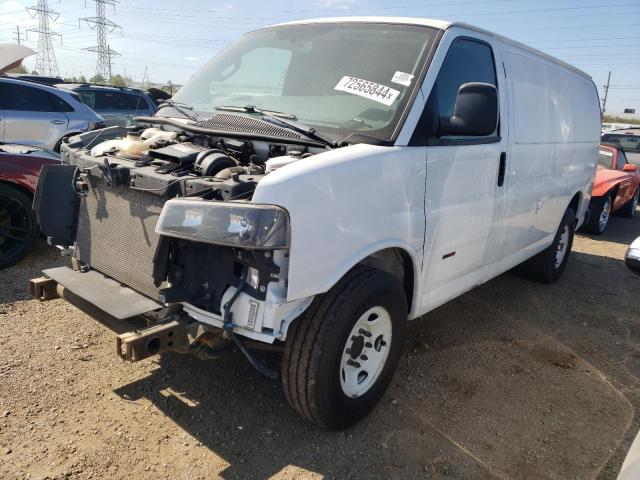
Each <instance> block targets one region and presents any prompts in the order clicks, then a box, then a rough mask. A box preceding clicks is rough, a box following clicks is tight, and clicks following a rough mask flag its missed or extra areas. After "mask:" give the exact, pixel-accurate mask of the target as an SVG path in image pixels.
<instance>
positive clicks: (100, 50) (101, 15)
mask: <svg viewBox="0 0 640 480" xmlns="http://www.w3.org/2000/svg"><path fill="white" fill-rule="evenodd" d="M93 1H94V2H96V16H95V17H86V18H81V19H80V20H79V21H83V22H85V23H87V25H89V27H91V29H92V30H93V29H95V31H96V37H97V39H98V44H97V45H96V46H95V47H88V48H85V49H84V50H87V51H89V52H95V53H97V54H98V63H97V64H96V75H100V76H101V77H102V78H104V79H105V81H109V80H110V79H111V57H114V56H116V55H120V54H119V53H118V52H116V51H115V50H111V47H109V44H108V43H107V33H111V32H113V31H114V30H115V29H116V28H119V29H120V32H121V33H122V27H120V25H118V24H117V23H114V22H112V21H111V20H109V19H108V18H107V16H106V14H105V5H113V11H114V12H115V10H116V3H118V0H93Z"/></svg>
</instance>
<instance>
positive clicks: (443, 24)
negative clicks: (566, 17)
mask: <svg viewBox="0 0 640 480" xmlns="http://www.w3.org/2000/svg"><path fill="white" fill-rule="evenodd" d="M347 22H349V23H351V22H353V23H394V24H401V25H420V26H424V27H431V28H436V29H438V30H447V29H449V28H452V27H460V28H466V29H468V30H473V31H475V32H479V33H483V34H485V35H489V36H491V37H494V38H495V39H497V40H500V41H502V42H505V43H509V44H511V45H514V46H516V47H519V48H522V49H524V50H528V51H529V52H532V53H535V54H536V55H539V56H541V57H544V58H545V59H547V60H549V61H551V62H554V63H556V64H558V65H560V66H562V67H565V68H568V69H570V70H572V71H574V72H576V73H578V74H580V75H582V76H584V77H586V78H588V79H591V76H590V75H589V74H587V73H585V72H584V71H582V70H580V69H579V68H577V67H574V66H573V65H571V64H569V63H566V62H563V61H562V60H559V59H557V58H556V57H554V56H551V55H549V54H548V53H544V52H541V51H540V50H537V49H535V48H532V47H529V46H528V45H525V44H523V43H520V42H517V41H515V40H511V39H510V38H507V37H503V36H502V35H498V34H497V33H494V32H491V31H489V30H484V29H482V28H479V27H476V26H474V25H469V24H468V23H464V22H449V21H446V20H435V19H431V18H417V17H376V16H373V17H369V16H362V17H357V16H353V17H326V18H312V19H308V20H294V21H291V22H284V23H278V24H276V25H272V26H273V27H280V26H283V25H303V24H307V23H347ZM267 28H269V27H267Z"/></svg>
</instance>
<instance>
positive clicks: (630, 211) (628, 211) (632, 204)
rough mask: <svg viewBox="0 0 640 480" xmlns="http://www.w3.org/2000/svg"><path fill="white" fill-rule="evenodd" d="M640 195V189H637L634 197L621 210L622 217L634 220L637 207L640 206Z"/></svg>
mask: <svg viewBox="0 0 640 480" xmlns="http://www.w3.org/2000/svg"><path fill="white" fill-rule="evenodd" d="M639 195H640V187H638V188H636V191H635V192H633V196H632V197H631V198H630V199H629V201H628V202H627V203H625V204H624V205H623V206H622V208H621V209H620V215H622V216H623V217H626V218H633V217H634V215H635V214H636V207H637V206H638V196H639Z"/></svg>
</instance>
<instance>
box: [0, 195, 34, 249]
mask: <svg viewBox="0 0 640 480" xmlns="http://www.w3.org/2000/svg"><path fill="white" fill-rule="evenodd" d="M31 227H32V225H31V212H29V211H28V209H27V208H25V207H24V205H22V204H21V203H20V202H19V201H18V200H16V199H15V198H14V197H13V196H11V195H7V194H0V257H10V256H12V255H15V254H16V253H18V252H19V251H20V250H21V249H22V248H23V247H24V245H25V244H26V243H28V242H29V237H30V234H31Z"/></svg>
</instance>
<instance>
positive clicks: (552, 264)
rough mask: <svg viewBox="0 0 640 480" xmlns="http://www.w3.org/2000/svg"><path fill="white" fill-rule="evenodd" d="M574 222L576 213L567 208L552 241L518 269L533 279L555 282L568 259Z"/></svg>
mask: <svg viewBox="0 0 640 480" xmlns="http://www.w3.org/2000/svg"><path fill="white" fill-rule="evenodd" d="M575 224H576V214H575V212H574V211H573V209H571V208H567V210H566V211H565V212H564V216H563V217H562V220H561V221H560V226H559V227H558V230H557V232H556V236H555V237H554V239H553V243H552V244H551V245H550V246H549V247H547V248H546V249H544V250H543V251H542V252H540V253H539V254H537V255H536V256H534V257H532V258H530V259H529V260H527V261H526V262H524V263H523V264H522V265H520V267H519V269H520V270H521V271H523V272H524V273H525V274H526V275H527V276H528V277H530V278H531V279H533V280H537V281H539V282H543V283H554V282H556V281H557V280H558V279H559V278H560V276H561V275H562V272H564V269H565V267H566V265H567V262H568V261H569V255H570V254H571V247H572V246H573V233H574V229H575Z"/></svg>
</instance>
